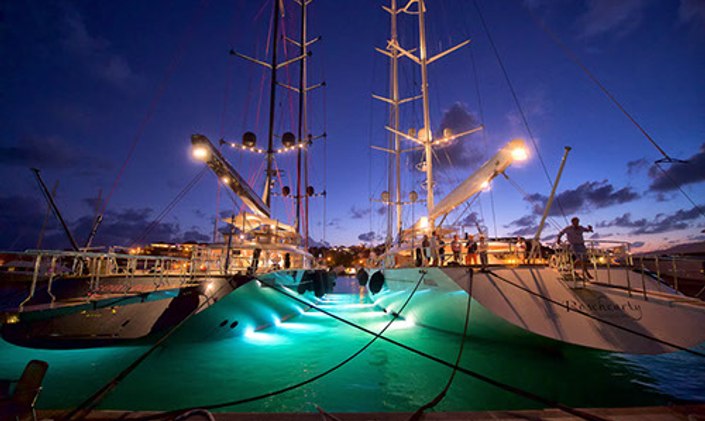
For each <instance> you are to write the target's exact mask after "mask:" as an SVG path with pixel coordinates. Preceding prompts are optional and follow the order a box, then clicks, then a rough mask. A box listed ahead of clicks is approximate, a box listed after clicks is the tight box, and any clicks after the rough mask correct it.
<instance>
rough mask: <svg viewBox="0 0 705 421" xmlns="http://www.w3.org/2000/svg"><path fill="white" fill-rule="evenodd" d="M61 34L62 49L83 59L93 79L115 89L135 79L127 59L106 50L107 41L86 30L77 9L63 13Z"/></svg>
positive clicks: (107, 48) (129, 83) (132, 82)
mask: <svg viewBox="0 0 705 421" xmlns="http://www.w3.org/2000/svg"><path fill="white" fill-rule="evenodd" d="M64 31H65V35H64V38H63V39H62V40H61V44H62V46H63V47H64V49H65V50H66V51H68V52H69V53H71V54H73V55H74V56H77V57H79V58H80V59H81V60H83V62H84V63H85V64H86V65H87V68H88V69H89V70H90V71H91V73H92V74H93V75H94V76H95V77H97V78H99V79H102V80H104V81H107V82H108V83H110V84H112V85H114V86H116V87H118V88H128V87H130V86H131V85H132V84H134V83H135V82H137V81H138V80H139V77H138V76H137V75H135V73H134V72H133V71H132V69H131V68H130V65H129V63H128V62H127V60H126V59H125V58H124V57H123V56H121V55H119V54H116V53H114V52H112V51H111V50H110V47H111V45H110V42H109V41H108V40H106V39H105V38H102V37H100V36H96V35H92V34H91V33H90V32H89V31H88V28H87V27H86V23H85V21H84V19H83V16H81V14H80V13H79V12H78V11H77V10H75V9H70V10H67V12H66V16H65V18H64Z"/></svg>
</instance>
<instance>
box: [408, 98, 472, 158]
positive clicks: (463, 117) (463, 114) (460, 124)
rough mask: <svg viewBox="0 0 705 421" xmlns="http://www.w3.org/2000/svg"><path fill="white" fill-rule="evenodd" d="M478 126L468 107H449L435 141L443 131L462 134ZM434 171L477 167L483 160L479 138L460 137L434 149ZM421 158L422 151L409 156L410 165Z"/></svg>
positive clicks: (444, 113)
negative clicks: (447, 130)
mask: <svg viewBox="0 0 705 421" xmlns="http://www.w3.org/2000/svg"><path fill="white" fill-rule="evenodd" d="M479 126H480V123H478V122H477V119H476V118H475V116H473V115H472V113H471V112H470V111H469V110H468V107H467V106H466V105H465V104H463V103H460V102H456V103H455V104H453V105H451V107H450V108H448V109H446V110H445V111H444V112H443V117H442V118H441V124H440V129H439V131H438V132H437V133H434V138H435V139H440V138H441V137H443V131H444V130H445V129H450V131H451V132H452V133H456V134H457V133H462V132H465V131H468V130H471V129H474V128H477V127H479ZM434 151H435V154H434V160H433V165H434V169H446V168H454V167H455V168H457V167H460V168H467V167H471V166H473V165H477V164H479V163H481V162H482V161H483V160H484V157H485V153H484V146H481V145H480V142H479V137H478V136H473V135H472V134H470V135H465V136H462V137H460V138H458V139H455V140H453V141H452V142H450V143H448V144H447V145H444V146H436V147H434ZM422 157H423V152H422V151H415V152H412V154H411V163H412V164H413V165H416V163H418V162H420V161H421V159H422Z"/></svg>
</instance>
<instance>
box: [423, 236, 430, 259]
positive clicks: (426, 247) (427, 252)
mask: <svg viewBox="0 0 705 421" xmlns="http://www.w3.org/2000/svg"><path fill="white" fill-rule="evenodd" d="M421 248H423V265H424V266H428V262H429V260H431V242H430V241H428V235H424V236H423V240H421Z"/></svg>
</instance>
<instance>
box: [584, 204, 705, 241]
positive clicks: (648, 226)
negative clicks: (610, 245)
mask: <svg viewBox="0 0 705 421" xmlns="http://www.w3.org/2000/svg"><path fill="white" fill-rule="evenodd" d="M700 216H701V214H700V209H698V208H697V207H693V208H691V209H688V210H684V209H681V210H678V211H676V212H674V213H672V214H658V215H656V216H655V217H654V219H652V220H647V219H646V218H640V219H636V220H634V219H632V215H631V214H630V213H628V212H627V213H625V214H623V215H622V216H618V217H616V218H614V219H612V220H611V221H602V222H599V223H598V224H597V227H598V228H607V227H619V228H631V230H630V232H629V233H630V234H633V235H639V234H659V233H663V232H669V231H676V230H683V229H686V228H690V227H691V223H690V221H692V220H694V219H697V218H699V217H700Z"/></svg>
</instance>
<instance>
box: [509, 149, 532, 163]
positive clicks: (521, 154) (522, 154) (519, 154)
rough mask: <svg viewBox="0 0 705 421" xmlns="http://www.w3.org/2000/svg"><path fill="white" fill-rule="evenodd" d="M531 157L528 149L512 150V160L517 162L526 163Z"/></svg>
mask: <svg viewBox="0 0 705 421" xmlns="http://www.w3.org/2000/svg"><path fill="white" fill-rule="evenodd" d="M528 157H529V154H528V153H527V152H526V148H523V147H516V148H514V149H512V159H514V160H515V161H525V160H526V159H527V158H528Z"/></svg>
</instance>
